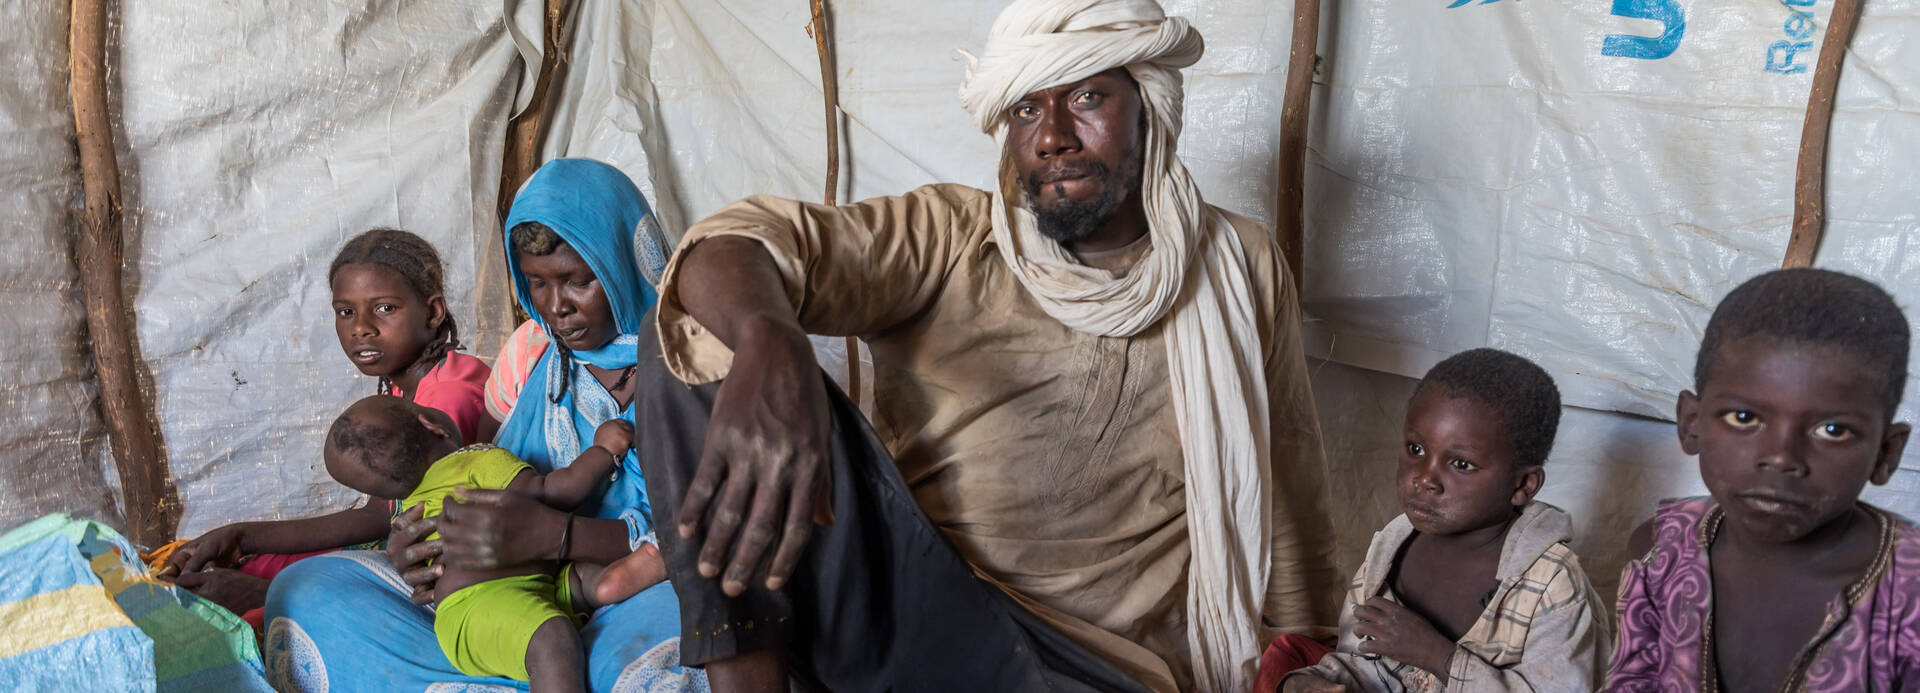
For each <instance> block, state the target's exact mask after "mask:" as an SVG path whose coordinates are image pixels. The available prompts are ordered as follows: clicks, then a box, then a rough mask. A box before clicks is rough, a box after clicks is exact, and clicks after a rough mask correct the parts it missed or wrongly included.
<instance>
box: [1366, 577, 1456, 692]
mask: <svg viewBox="0 0 1920 693" xmlns="http://www.w3.org/2000/svg"><path fill="white" fill-rule="evenodd" d="M1353 620H1354V625H1353V632H1354V633H1355V634H1356V635H1359V636H1361V637H1362V640H1361V641H1360V646H1359V650H1360V652H1361V653H1363V654H1377V655H1383V656H1386V657H1392V658H1393V659H1394V660H1395V661H1399V662H1402V663H1405V664H1411V665H1414V666H1416V667H1420V668H1421V669H1425V670H1426V671H1427V673H1429V674H1433V675H1434V676H1435V677H1436V678H1439V679H1440V681H1441V682H1442V683H1445V682H1446V680H1447V664H1448V663H1449V662H1450V661H1452V659H1453V649H1454V643H1453V642H1451V641H1449V640H1447V638H1446V636H1444V635H1441V634H1440V631H1438V630H1435V629H1434V627H1433V624H1432V623H1428V622H1427V619H1425V618H1421V617H1420V614H1416V613H1414V612H1413V611H1411V610H1409V609H1408V608H1407V607H1404V606H1401V605H1399V604H1397V603H1395V602H1394V601H1393V600H1391V599H1387V598H1386V597H1374V598H1372V599H1369V600H1367V603H1365V604H1361V605H1360V606H1357V607H1354V609H1353ZM1366 638H1372V639H1371V640H1368V639H1366Z"/></svg>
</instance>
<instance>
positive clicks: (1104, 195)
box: [1020, 158, 1140, 244]
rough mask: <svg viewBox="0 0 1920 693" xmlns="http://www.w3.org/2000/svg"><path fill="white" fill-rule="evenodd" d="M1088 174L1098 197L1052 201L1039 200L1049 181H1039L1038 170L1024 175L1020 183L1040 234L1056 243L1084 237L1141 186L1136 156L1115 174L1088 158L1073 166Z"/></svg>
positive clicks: (1108, 168)
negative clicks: (1048, 203)
mask: <svg viewBox="0 0 1920 693" xmlns="http://www.w3.org/2000/svg"><path fill="white" fill-rule="evenodd" d="M1075 170H1076V171H1078V172H1083V173H1085V174H1086V176H1087V177H1088V178H1093V179H1095V180H1098V181H1100V183H1101V185H1100V197H1099V198H1097V199H1094V200H1092V201H1088V202H1078V201H1074V200H1059V201H1056V202H1054V203H1053V204H1051V205H1044V206H1043V205H1041V204H1040V189H1041V188H1044V187H1046V186H1048V185H1051V184H1052V183H1041V182H1039V178H1040V175H1041V172H1040V171H1035V172H1033V173H1032V174H1029V175H1026V176H1023V177H1022V178H1021V179H1020V187H1021V189H1022V190H1024V191H1025V192H1026V194H1027V205H1028V206H1029V207H1031V208H1032V209H1033V215H1034V217H1036V219H1037V221H1038V222H1039V225H1040V235H1042V236H1046V237H1047V238H1051V239H1053V240H1054V241H1055V242H1058V243H1062V244H1065V243H1071V242H1073V241H1077V240H1080V239H1082V238H1086V237H1087V236H1088V235H1091V234H1092V233H1093V232H1094V230H1095V229H1098V228H1100V225H1101V224H1105V223H1107V219H1108V218H1109V217H1112V216H1113V212H1114V210H1117V209H1119V208H1120V203H1121V202H1122V201H1125V199H1126V194H1127V193H1129V192H1131V191H1133V190H1136V189H1138V188H1139V187H1140V162H1139V160H1138V159H1137V158H1135V159H1133V160H1131V161H1129V162H1128V163H1127V165H1125V166H1123V167H1122V170H1121V171H1120V173H1119V174H1118V175H1115V174H1114V171H1113V169H1112V168H1111V167H1109V166H1107V165H1106V164H1103V163H1100V162H1098V161H1089V162H1087V163H1086V164H1084V165H1083V166H1082V167H1078V168H1076V169H1075Z"/></svg>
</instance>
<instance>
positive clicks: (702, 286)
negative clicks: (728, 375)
mask: <svg viewBox="0 0 1920 693" xmlns="http://www.w3.org/2000/svg"><path fill="white" fill-rule="evenodd" d="M686 252H687V257H686V258H685V259H684V260H682V261H681V267H680V272H679V276H678V278H677V282H676V286H675V293H676V295H677V297H678V299H679V301H680V305H681V306H683V307H685V308H686V311H687V315H688V316H690V317H692V318H693V319H694V320H696V321H699V323H700V324H701V325H703V326H705V327H706V328H707V330H709V331H711V332H713V334H714V336H715V337H718V338H719V339H720V342H721V343H723V344H726V345H727V347H728V348H730V349H733V350H735V351H739V349H740V347H741V346H742V343H743V342H745V341H748V340H751V339H754V338H756V337H764V336H770V335H781V336H784V337H787V338H789V339H790V338H792V337H795V336H798V337H801V338H802V339H804V337H805V335H806V332H805V331H804V330H802V329H801V327H800V319H799V317H798V316H797V315H796V314H795V312H794V309H793V304H792V303H791V302H789V301H788V299H787V290H786V282H785V280H784V279H783V278H782V277H781V276H780V269H779V268H778V267H777V266H775V265H774V263H773V257H772V256H771V255H769V254H767V249H766V247H765V246H762V245H760V243H759V242H758V241H755V240H752V239H749V238H740V237H730V236H722V237H718V238H709V239H706V240H704V241H701V242H699V243H698V244H696V245H694V246H693V247H691V248H688V249H687V251H686Z"/></svg>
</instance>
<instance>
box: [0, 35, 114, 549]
mask: <svg viewBox="0 0 1920 693" xmlns="http://www.w3.org/2000/svg"><path fill="white" fill-rule="evenodd" d="M0 65H7V66H8V68H9V70H10V71H11V72H12V73H13V74H12V75H11V76H9V77H8V78H7V79H4V80H0V209H4V210H6V213H5V214H0V240H4V241H5V244H6V250H5V252H0V306H4V307H3V308H0V411H4V412H6V416H5V417H4V419H0V531H4V530H5V529H7V528H11V527H13V526H14V525H18V524H20V523H21V522H24V521H26V520H30V519H33V518H34V517H36V516H39V515H42V514H45V513H49V512H71V513H75V514H82V515H88V516H92V517H99V518H103V519H106V520H108V521H111V522H115V523H117V522H118V521H119V517H118V514H119V511H118V509H117V508H116V506H115V500H114V494H113V492H112V491H111V490H110V489H108V488H107V485H106V477H108V476H109V475H111V474H112V472H111V471H110V469H109V467H107V465H108V464H110V461H109V456H108V452H107V438H106V431H105V429H103V428H102V426H101V423H100V416H99V414H98V413H97V410H96V408H95V405H94V401H95V399H96V393H97V391H98V386H97V385H96V384H95V381H94V378H93V363H92V361H90V360H89V358H88V353H87V345H86V341H85V340H86V320H85V315H86V313H85V311H84V309H83V308H82V307H81V305H80V283H79V271H78V270H77V269H76V268H75V266H74V261H73V238H74V233H73V228H74V227H73V222H72V217H71V216H70V215H69V213H68V210H69V209H70V208H71V207H73V206H75V203H76V200H78V199H79V196H80V163H79V159H78V154H77V153H76V152H75V150H74V145H73V115H72V113H73V108H72V105H71V104H72V101H71V98H70V97H69V96H68V95H67V81H68V80H67V4H66V3H58V2H10V3H4V4H0Z"/></svg>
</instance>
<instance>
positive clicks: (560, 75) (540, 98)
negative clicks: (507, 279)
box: [499, 0, 573, 322]
mask: <svg viewBox="0 0 1920 693" xmlns="http://www.w3.org/2000/svg"><path fill="white" fill-rule="evenodd" d="M546 9H547V23H546V29H545V31H542V32H541V55H540V72H539V75H538V76H537V77H536V78H535V80H534V83H533V97H532V98H531V99H530V100H529V101H528V102H527V109H526V110H524V111H521V112H520V115H517V116H514V117H513V120H512V121H509V122H508V123H507V150H506V153H505V155H504V156H502V157H501V159H500V199H499V209H500V216H501V218H503V219H504V218H506V215H507V210H508V209H509V208H511V207H512V206H513V195H514V193H516V192H519V191H520V184H521V183H525V182H526V181H527V178H528V177H531V176H532V175H533V172H534V171H535V170H537V169H539V168H540V163H541V162H540V146H541V144H542V143H543V142H544V141H545V140H546V137H547V129H548V126H549V125H550V124H551V123H552V120H553V118H552V117H551V116H552V115H553V108H554V103H555V101H556V99H557V97H558V96H559V95H560V89H559V86H558V85H560V84H562V83H564V81H565V80H566V73H567V64H568V63H569V62H570V58H569V57H568V56H567V52H566V45H567V39H568V38H569V37H570V36H571V35H572V31H571V27H572V22H571V21H569V19H570V15H571V13H572V11H573V6H572V4H571V3H570V2H568V0H547V7H546ZM516 305H518V304H516ZM516 322H517V321H516Z"/></svg>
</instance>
